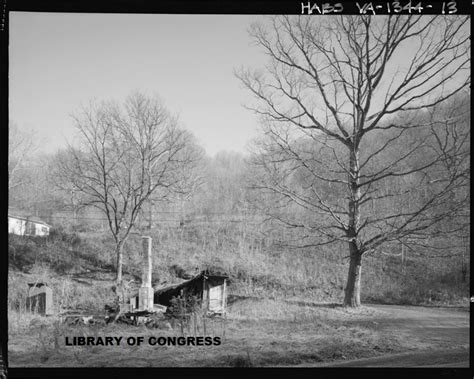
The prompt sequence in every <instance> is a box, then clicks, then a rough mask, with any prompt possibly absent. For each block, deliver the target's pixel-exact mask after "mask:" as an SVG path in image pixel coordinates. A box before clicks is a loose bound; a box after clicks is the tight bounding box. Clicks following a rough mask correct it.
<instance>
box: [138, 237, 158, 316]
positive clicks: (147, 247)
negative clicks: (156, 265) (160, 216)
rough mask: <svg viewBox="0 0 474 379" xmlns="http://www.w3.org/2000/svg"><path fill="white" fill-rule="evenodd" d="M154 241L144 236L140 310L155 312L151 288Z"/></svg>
mask: <svg viewBox="0 0 474 379" xmlns="http://www.w3.org/2000/svg"><path fill="white" fill-rule="evenodd" d="M151 242H152V239H151V237H149V236H142V243H143V272H142V285H141V287H140V289H139V290H138V299H139V304H138V308H139V310H142V311H143V310H153V297H154V293H153V288H152V286H151V273H152V270H153V260H152V255H151V254H152V252H151Z"/></svg>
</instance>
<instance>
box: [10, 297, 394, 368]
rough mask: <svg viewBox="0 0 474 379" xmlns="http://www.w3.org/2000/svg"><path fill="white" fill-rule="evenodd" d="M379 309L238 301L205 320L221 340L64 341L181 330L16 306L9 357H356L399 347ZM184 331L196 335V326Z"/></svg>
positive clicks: (89, 362)
mask: <svg viewBox="0 0 474 379" xmlns="http://www.w3.org/2000/svg"><path fill="white" fill-rule="evenodd" d="M380 316H381V315H380V314H379V312H375V311H373V310H371V309H368V308H364V307H362V308H360V309H358V310H348V309H344V308H342V307H339V306H334V305H332V304H315V303H302V302H299V303H296V302H293V303H291V302H290V303H288V302H286V301H277V300H253V299H248V300H242V301H238V302H236V303H234V304H233V305H232V306H231V307H230V308H229V314H228V316H227V319H226V320H222V319H207V320H206V334H207V335H210V336H219V337H221V338H222V341H223V343H222V345H220V346H203V347H193V346H189V347H183V346H169V347H163V346H149V345H147V344H145V345H144V346H139V347H133V346H119V347H105V346H97V347H66V346H64V337H65V336H123V337H124V338H125V337H128V336H144V337H145V340H147V338H148V337H149V336H180V335H181V333H182V332H181V330H180V328H179V327H178V326H176V327H175V329H174V330H159V329H148V328H146V327H144V326H138V327H133V326H124V325H102V326H99V325H95V326H94V325H93V326H76V327H70V326H66V325H64V324H59V323H58V322H57V321H55V320H54V319H52V318H45V317H31V316H30V319H29V320H28V319H27V318H25V317H23V316H22V315H20V314H17V313H14V312H12V313H11V314H10V318H9V323H10V352H9V356H10V362H11V366H12V367H19V366H21V367H26V366H29V367H39V366H40V367H57V366H73V367H81V366H89V367H116V366H132V367H172V366H212V367H214V366H276V365H281V364H288V365H292V364H301V363H305V362H308V363H310V362H321V361H331V360H339V359H353V358H360V357H369V356H373V355H377V354H382V353H387V352H392V351H399V350H400V349H401V347H400V343H399V342H398V341H397V340H396V339H395V338H394V337H390V336H386V335H382V334H381V333H380V332H378V331H377V330H375V329H374V328H372V327H371V324H370V320H371V319H374V318H375V317H380ZM16 318H18V319H16ZM202 321H203V320H202V319H201V320H198V322H197V329H196V334H197V335H203V333H204V332H203V327H204V325H203V324H202ZM349 321H350V322H349ZM358 322H359V323H360V325H359V324H358ZM349 325H350V326H349ZM20 326H21V327H20ZM184 333H185V334H186V335H193V334H194V333H195V331H194V327H193V326H191V327H190V328H189V330H184Z"/></svg>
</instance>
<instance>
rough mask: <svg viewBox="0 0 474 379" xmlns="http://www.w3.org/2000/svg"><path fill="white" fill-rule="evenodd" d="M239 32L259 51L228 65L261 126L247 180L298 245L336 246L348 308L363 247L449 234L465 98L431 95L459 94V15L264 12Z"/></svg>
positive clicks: (461, 173)
mask: <svg viewBox="0 0 474 379" xmlns="http://www.w3.org/2000/svg"><path fill="white" fill-rule="evenodd" d="M250 33H251V36H252V37H253V39H254V40H255V42H256V43H257V45H259V46H260V47H261V48H263V50H264V52H265V54H266V55H267V56H268V58H269V61H268V64H267V65H266V66H265V68H264V69H263V70H257V71H251V70H248V69H241V70H240V71H238V72H237V73H236V75H237V76H238V78H239V79H240V80H241V82H242V83H243V84H244V86H245V87H246V88H248V89H249V90H250V91H251V92H252V93H253V94H254V95H255V97H256V99H257V102H256V103H255V105H252V106H249V108H250V109H252V110H253V111H255V112H256V113H257V114H258V115H259V117H260V119H261V122H262V124H263V128H264V131H265V138H262V140H261V141H260V142H259V144H258V147H259V148H260V149H259V151H258V154H257V155H256V156H255V161H254V162H255V163H256V165H257V167H258V168H259V169H260V171H259V172H260V176H259V179H258V182H257V183H256V184H255V188H258V189H260V190H262V191H264V192H265V193H266V194H267V196H270V197H271V200H272V202H273V204H274V206H273V207H272V211H271V212H269V214H270V215H271V216H272V218H273V219H275V220H278V221H279V222H281V223H282V224H283V225H285V226H287V227H289V228H294V229H296V230H301V231H303V237H302V239H301V240H302V241H304V243H303V244H300V245H301V246H321V245H325V244H329V243H337V242H342V243H344V244H346V245H347V246H348V258H349V270H348V277H347V284H346V287H345V298H344V304H345V305H346V306H359V305H360V283H361V282H360V278H361V262H362V256H363V255H364V254H365V253H368V252H373V251H376V250H377V249H379V248H380V247H381V246H382V245H383V244H386V243H388V242H391V241H401V242H402V243H405V244H408V243H410V242H413V241H415V243H416V241H418V243H421V242H420V241H422V242H426V241H428V240H429V238H430V236H433V235H439V234H440V233H449V232H453V231H454V230H455V229H456V228H457V227H456V223H455V222H451V223H449V222H444V221H446V219H447V218H449V217H451V218H452V217H453V216H454V214H455V213H456V212H457V211H459V210H461V209H462V208H463V207H464V206H465V205H466V203H467V201H468V197H469V191H466V190H465V188H466V187H468V185H469V181H468V172H469V153H470V147H469V138H470V131H469V127H466V125H468V124H467V123H466V120H468V119H469V116H468V115H467V111H468V107H466V106H460V104H458V102H453V101H451V103H450V107H447V108H446V106H444V105H443V104H445V103H446V102H447V101H449V100H450V99H454V98H456V99H466V98H467V99H468V100H469V96H470V93H469V84H470V54H469V47H470V40H469V18H468V17H457V16H456V17H432V16H420V17H418V16H406V17H405V16H395V17H392V16H383V17H382V16H381V17H370V16H354V17H352V16H342V17H339V18H332V17H331V18H329V17H328V18H324V19H322V18H310V17H272V18H271V19H269V20H268V22H265V23H258V24H253V25H252V27H251V29H250ZM467 122H468V121H467ZM420 189H423V191H420ZM410 199H412V201H409V200H410ZM296 209H299V210H303V212H300V213H296V212H295V210H296ZM447 225H450V226H449V227H448V226H447ZM306 241H308V242H306Z"/></svg>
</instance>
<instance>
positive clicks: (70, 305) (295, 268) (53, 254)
mask: <svg viewBox="0 0 474 379" xmlns="http://www.w3.org/2000/svg"><path fill="white" fill-rule="evenodd" d="M152 236H153V238H154V250H155V257H156V258H155V262H154V264H155V267H154V279H155V280H156V282H157V283H163V282H167V283H172V282H175V281H178V280H179V279H178V278H176V276H175V275H174V272H173V270H172V269H171V267H172V266H173V265H179V266H182V267H183V268H184V269H186V270H193V269H197V270H199V269H203V268H208V267H216V268H219V269H222V270H225V271H226V272H228V273H229V274H230V277H231V282H230V287H229V309H228V311H229V313H228V318H227V321H226V323H225V324H224V323H223V322H222V321H218V320H215V321H207V329H206V333H207V334H208V335H220V336H222V337H224V334H225V343H224V344H223V345H222V346H217V347H203V348H200V347H199V348H198V347H186V348H183V347H169V348H162V347H160V348H158V347H151V346H146V347H140V348H139V349H138V348H131V347H128V346H127V347H120V348H113V349H114V350H113V354H110V352H109V350H107V349H112V348H104V347H95V348H90V347H89V348H87V347H77V348H69V347H68V348H64V347H63V344H64V341H63V340H64V338H63V337H64V336H66V335H69V336H73V335H124V336H127V335H137V334H138V335H144V336H147V335H174V336H177V335H181V334H182V333H183V331H182V330H181V329H180V328H179V327H176V328H174V330H171V331H168V330H157V329H146V328H145V327H138V329H137V327H129V326H124V325H109V326H93V327H77V326H76V327H71V326H67V325H65V324H60V323H59V322H57V321H55V319H54V318H53V319H51V318H45V317H38V316H34V315H31V314H27V313H25V312H24V299H25V295H26V290H27V285H26V283H27V282H32V281H35V280H43V281H46V282H48V283H49V284H50V285H51V287H52V288H53V290H54V294H55V295H54V296H55V305H56V306H57V308H58V309H61V310H64V309H78V310H82V311H84V312H101V311H103V306H104V305H105V304H106V303H110V302H111V301H112V297H111V295H112V291H111V286H112V280H113V278H114V273H113V261H114V260H113V256H112V255H111V253H110V252H111V251H112V250H113V245H112V244H111V241H110V240H109V239H108V238H107V237H106V236H103V235H100V234H95V235H94V234H92V233H87V234H79V235H74V234H68V233H63V232H57V233H53V235H51V236H50V237H48V238H28V237H18V236H11V238H10V239H9V264H10V269H9V298H8V305H9V333H10V360H11V363H12V365H13V366H15V365H17V366H28V365H29V366H38V365H45V366H64V365H71V366H84V365H86V366H134V365H138V366H153V365H155V366H156V365H162V366H175V365H176V366H249V365H253V366H265V365H270V366H271V365H277V364H288V365H293V364H298V363H302V362H320V361H328V360H336V359H354V358H360V357H370V356H373V355H379V354H383V353H387V352H397V351H403V344H402V343H401V342H400V341H399V340H398V339H397V338H396V337H394V336H393V335H385V334H381V333H380V332H379V331H377V330H376V329H375V328H373V327H372V326H371V323H370V319H371V318H373V317H374V315H373V314H372V313H373V312H372V313H371V312H370V311H368V310H367V308H362V309H360V310H357V311H351V310H345V309H343V308H340V307H336V306H316V305H315V304H317V303H324V302H326V303H340V302H341V300H342V296H343V285H344V281H345V275H346V270H347V267H346V262H345V260H344V259H343V252H341V253H340V254H338V253H337V252H334V251H333V252H331V251H285V250H282V249H276V248H274V247H270V246H266V245H265V241H264V240H258V239H257V238H255V236H254V235H252V234H251V233H250V232H249V231H248V230H239V229H235V228H232V227H229V228H226V227H225V226H223V227H222V228H221V229H220V230H215V229H214V228H200V229H193V228H187V229H182V230H176V229H169V230H166V229H163V230H161V232H160V233H159V234H155V235H152ZM140 248H141V241H140V240H139V239H135V240H134V239H133V238H132V239H131V240H130V241H129V242H128V244H127V251H126V256H127V258H126V261H125V265H126V271H127V272H126V275H125V278H126V279H127V280H131V279H135V280H136V281H137V282H139V274H140V266H139V262H140ZM430 264H431V266H429V265H427V263H424V264H422V265H421V264H419V263H418V264H417V262H416V261H408V263H407V265H406V266H405V267H404V268H403V269H402V268H401V266H400V262H399V261H398V260H394V259H393V258H385V259H376V258H370V257H368V258H367V259H366V261H365V266H364V276H363V300H364V301H374V300H378V301H380V300H384V301H388V302H398V303H427V302H430V301H431V302H432V303H434V302H437V303H448V301H447V299H449V302H450V303H461V302H466V304H467V301H468V300H467V296H468V295H467V285H462V284H460V283H458V282H457V281H456V280H454V279H453V278H452V277H451V276H450V273H451V271H450V270H454V269H455V266H453V267H454V268H453V267H449V266H444V267H443V266H439V267H438V266H437V265H435V264H434V262H432V263H430ZM464 297H465V299H464ZM430 299H431V300H430ZM354 320H355V321H357V320H363V322H362V323H359V324H357V323H355V324H354V323H353V321H354ZM202 323H203V320H202V319H200V320H198V322H197V325H196V332H197V334H198V335H202V334H203V330H202V327H203V325H202ZM224 331H225V332H224ZM184 333H185V334H187V335H192V334H193V333H194V326H192V327H190V329H189V330H187V331H186V330H184ZM144 349H145V350H146V354H142V353H143V351H144ZM100 352H102V353H103V354H102V353H100ZM99 353H100V354H99ZM31 357H34V358H31ZM140 357H141V358H140ZM143 357H145V358H143Z"/></svg>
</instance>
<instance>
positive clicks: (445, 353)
mask: <svg viewBox="0 0 474 379" xmlns="http://www.w3.org/2000/svg"><path fill="white" fill-rule="evenodd" d="M367 307H371V308H375V309H377V310H379V311H382V312H383V314H384V317H380V318H378V319H376V320H374V321H372V327H375V328H377V329H379V330H381V331H386V332H387V333H390V334H394V335H397V336H399V337H401V339H402V341H403V343H404V345H405V346H406V348H407V352H406V353H402V354H393V355H388V356H381V357H375V358H368V359H359V360H354V361H344V362H333V363H331V364H328V363H326V364H318V365H311V366H313V367H316V366H331V367H469V309H468V308H466V309H462V308H457V309H456V308H438V307H418V306H398V305H367Z"/></svg>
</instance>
